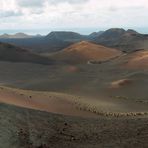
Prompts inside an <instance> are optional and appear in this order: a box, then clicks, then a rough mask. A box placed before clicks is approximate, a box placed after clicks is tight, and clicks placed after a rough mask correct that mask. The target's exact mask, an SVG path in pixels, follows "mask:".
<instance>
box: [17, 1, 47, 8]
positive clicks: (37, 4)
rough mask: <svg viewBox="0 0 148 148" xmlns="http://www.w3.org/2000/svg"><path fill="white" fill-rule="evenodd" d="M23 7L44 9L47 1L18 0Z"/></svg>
mask: <svg viewBox="0 0 148 148" xmlns="http://www.w3.org/2000/svg"><path fill="white" fill-rule="evenodd" d="M16 1H17V4H18V5H19V6H21V7H42V6H43V5H44V2H45V0H16Z"/></svg>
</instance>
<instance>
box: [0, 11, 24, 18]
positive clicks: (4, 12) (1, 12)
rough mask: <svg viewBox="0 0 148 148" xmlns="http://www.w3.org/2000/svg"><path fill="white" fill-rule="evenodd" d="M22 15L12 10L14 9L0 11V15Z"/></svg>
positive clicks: (2, 16)
mask: <svg viewBox="0 0 148 148" xmlns="http://www.w3.org/2000/svg"><path fill="white" fill-rule="evenodd" d="M21 15H23V14H22V12H14V11H0V17H1V18H5V17H13V16H21Z"/></svg>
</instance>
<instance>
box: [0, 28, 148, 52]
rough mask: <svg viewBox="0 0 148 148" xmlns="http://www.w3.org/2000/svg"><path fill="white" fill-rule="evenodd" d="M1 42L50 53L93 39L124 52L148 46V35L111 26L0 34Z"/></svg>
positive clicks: (97, 42) (92, 40)
mask: <svg viewBox="0 0 148 148" xmlns="http://www.w3.org/2000/svg"><path fill="white" fill-rule="evenodd" d="M0 41H1V42H6V43H12V44H15V45H17V46H20V47H25V48H28V49H30V50H31V51H34V52H37V53H50V52H55V51H59V50H62V49H64V48H66V47H68V46H69V45H72V44H73V43H77V42H80V41H91V42H94V43H96V44H101V45H103V46H107V47H112V48H117V49H120V50H122V51H124V52H132V51H135V50H140V49H145V48H148V35H147V34H140V33H138V32H136V31H135V30H132V29H128V30H124V29H122V28H111V29H108V30H106V31H99V32H93V33H91V34H90V35H81V34H79V33H75V32H68V31H52V32H51V33H49V34H48V35H46V36H39V35H38V36H30V35H26V34H23V33H18V34H15V35H7V34H5V35H2V36H0Z"/></svg>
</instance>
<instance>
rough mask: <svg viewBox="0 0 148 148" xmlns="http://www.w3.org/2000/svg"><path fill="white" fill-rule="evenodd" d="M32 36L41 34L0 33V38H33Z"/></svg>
mask: <svg viewBox="0 0 148 148" xmlns="http://www.w3.org/2000/svg"><path fill="white" fill-rule="evenodd" d="M33 37H41V35H39V34H37V35H28V34H25V33H22V32H19V33H16V34H6V33H5V34H2V35H0V38H3V39H11V38H12V39H25V38H33Z"/></svg>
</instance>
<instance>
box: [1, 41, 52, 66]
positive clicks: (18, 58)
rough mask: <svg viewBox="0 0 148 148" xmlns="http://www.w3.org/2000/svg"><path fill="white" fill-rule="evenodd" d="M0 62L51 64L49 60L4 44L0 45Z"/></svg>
mask: <svg viewBox="0 0 148 148" xmlns="http://www.w3.org/2000/svg"><path fill="white" fill-rule="evenodd" d="M0 61H11V62H30V63H37V64H52V61H51V60H50V59H49V58H46V57H43V56H40V55H38V54H35V53H32V52H30V51H28V50H26V49H22V48H20V47H17V46H14V45H11V44H6V43H0Z"/></svg>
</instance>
